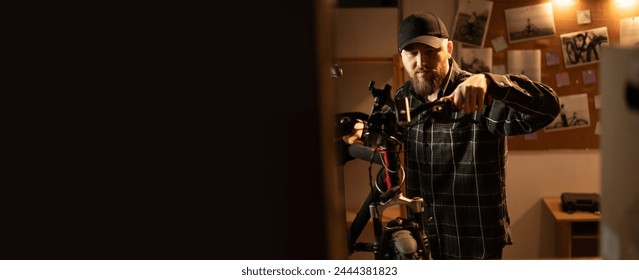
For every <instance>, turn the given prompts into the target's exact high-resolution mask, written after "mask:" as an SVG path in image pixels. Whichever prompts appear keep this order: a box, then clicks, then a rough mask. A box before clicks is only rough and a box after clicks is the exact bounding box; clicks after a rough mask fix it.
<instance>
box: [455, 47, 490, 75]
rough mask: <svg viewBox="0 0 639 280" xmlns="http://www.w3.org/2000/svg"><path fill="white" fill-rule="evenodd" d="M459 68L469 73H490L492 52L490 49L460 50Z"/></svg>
mask: <svg viewBox="0 0 639 280" xmlns="http://www.w3.org/2000/svg"><path fill="white" fill-rule="evenodd" d="M460 53H461V59H460V67H461V69H463V70H466V71H468V72H470V73H474V74H478V73H485V72H491V68H492V64H493V51H492V49H491V48H462V49H461V50H460Z"/></svg>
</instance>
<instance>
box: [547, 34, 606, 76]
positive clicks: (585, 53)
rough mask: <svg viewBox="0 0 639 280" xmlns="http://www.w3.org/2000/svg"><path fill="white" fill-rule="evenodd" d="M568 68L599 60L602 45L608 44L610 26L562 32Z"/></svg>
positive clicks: (563, 48)
mask: <svg viewBox="0 0 639 280" xmlns="http://www.w3.org/2000/svg"><path fill="white" fill-rule="evenodd" d="M559 37H560V39H561V48H562V50H563V55H564V63H565V64H566V68H570V67H576V66H581V65H586V64H592V63H597V62H599V59H600V58H599V56H600V53H601V47H602V46H606V45H608V28H607V27H605V26H604V27H599V28H594V29H588V30H584V31H578V32H572V33H566V34H561V35H560V36H559Z"/></svg>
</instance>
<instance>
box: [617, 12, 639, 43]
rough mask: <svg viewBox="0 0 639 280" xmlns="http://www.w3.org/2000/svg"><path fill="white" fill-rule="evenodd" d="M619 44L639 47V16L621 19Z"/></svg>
mask: <svg viewBox="0 0 639 280" xmlns="http://www.w3.org/2000/svg"><path fill="white" fill-rule="evenodd" d="M619 39H620V40H619V45H622V46H631V47H639V16H637V17H629V18H622V19H620V20H619Z"/></svg>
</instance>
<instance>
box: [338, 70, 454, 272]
mask: <svg viewBox="0 0 639 280" xmlns="http://www.w3.org/2000/svg"><path fill="white" fill-rule="evenodd" d="M374 83H375V82H374V81H371V82H370V83H369V91H370V93H371V94H372V95H373V97H374V104H373V108H372V110H371V114H370V115H366V114H363V113H359V112H352V113H343V114H338V126H340V131H341V133H342V134H347V132H349V127H352V125H353V124H354V123H355V122H357V121H360V122H363V123H364V124H365V125H364V131H363V133H362V134H363V138H364V140H365V143H364V144H351V145H350V146H348V148H347V151H346V152H345V153H347V155H346V157H347V158H348V160H350V159H360V160H366V161H368V162H370V163H371V166H372V164H373V163H377V164H380V165H381V166H382V167H381V168H380V170H379V171H378V173H377V175H376V176H375V179H374V180H373V178H372V176H371V180H370V183H369V185H370V191H369V194H368V196H367V197H366V199H365V200H364V202H363V203H362V205H361V208H360V209H359V211H358V212H357V214H356V216H355V218H354V220H353V221H352V223H351V226H350V227H349V228H348V232H347V239H348V253H349V255H352V254H353V253H355V252H372V253H373V254H374V256H375V259H383V260H427V259H430V248H429V244H428V234H427V232H426V228H425V225H424V220H423V215H424V209H425V203H424V200H423V198H420V197H413V198H408V197H406V196H405V195H404V194H403V191H402V187H401V186H402V184H403V180H404V177H403V165H402V163H401V161H400V154H401V153H402V152H403V150H402V135H401V128H402V127H404V126H408V125H411V119H413V118H415V117H416V116H417V115H419V114H421V113H423V112H426V113H427V114H431V115H435V114H439V113H444V112H445V111H446V110H450V108H451V104H450V102H447V101H435V102H431V103H427V104H425V105H422V106H420V107H418V108H416V109H414V110H413V111H410V112H409V110H408V108H409V106H408V100H405V102H403V104H395V102H394V101H393V100H392V99H391V97H390V86H389V85H386V86H385V87H384V89H383V90H380V89H376V88H375V87H374ZM399 103H402V102H399ZM391 108H394V109H395V110H394V112H393V110H391ZM442 115H443V114H442ZM340 141H341V139H340ZM369 172H370V168H369ZM394 206H399V207H403V210H405V213H407V214H406V217H397V218H395V219H393V220H390V221H388V222H386V223H384V222H383V221H382V217H383V214H384V211H385V210H387V209H388V208H390V207H394ZM371 219H372V223H373V233H374V242H358V239H359V237H360V235H361V233H362V231H363V230H364V227H365V226H366V225H367V223H368V222H369V220H371Z"/></svg>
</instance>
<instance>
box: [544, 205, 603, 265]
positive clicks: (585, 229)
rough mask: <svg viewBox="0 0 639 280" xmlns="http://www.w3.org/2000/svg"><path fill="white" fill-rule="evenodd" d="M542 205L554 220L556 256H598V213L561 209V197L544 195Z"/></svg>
mask: <svg viewBox="0 0 639 280" xmlns="http://www.w3.org/2000/svg"><path fill="white" fill-rule="evenodd" d="M543 201H544V205H546V208H547V209H548V211H550V213H551V214H552V216H553V218H554V220H555V252H556V255H557V257H558V258H584V257H597V256H599V220H600V215H598V214H595V213H592V212H587V211H576V212H574V213H572V214H569V213H566V212H564V211H562V210H561V198H559V197H544V198H543Z"/></svg>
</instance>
